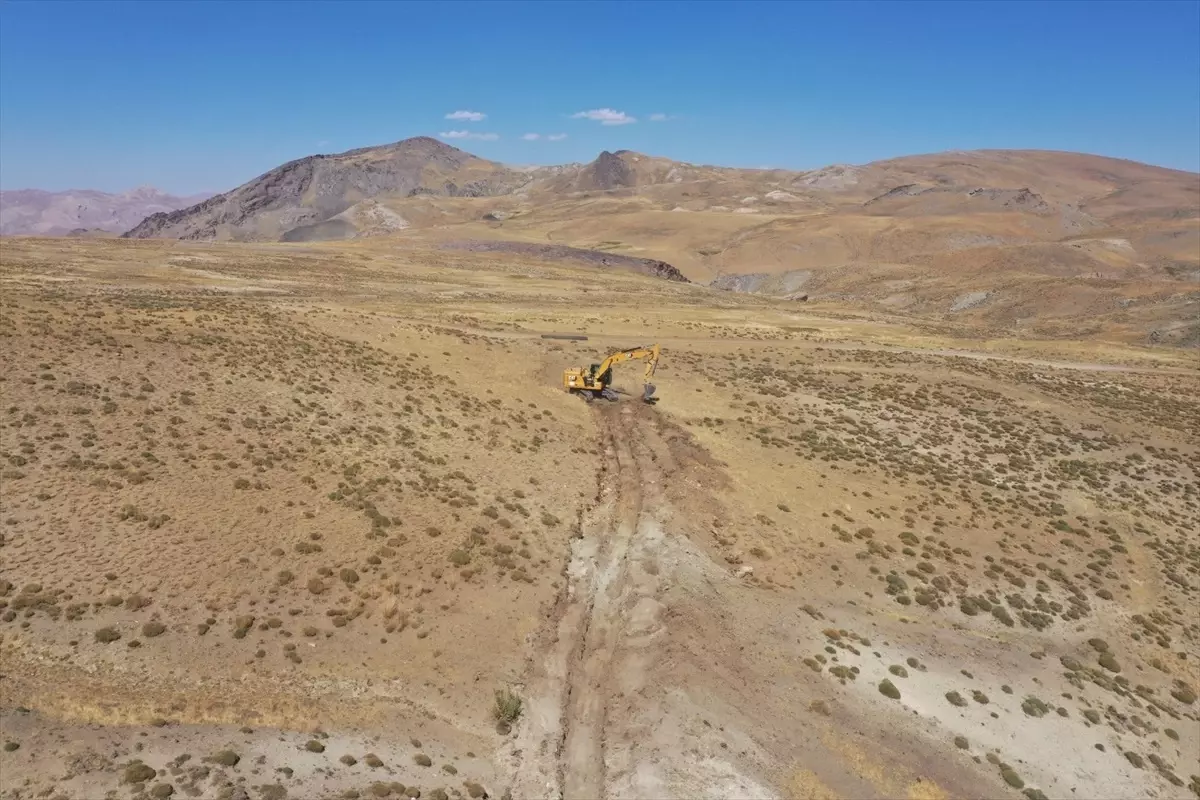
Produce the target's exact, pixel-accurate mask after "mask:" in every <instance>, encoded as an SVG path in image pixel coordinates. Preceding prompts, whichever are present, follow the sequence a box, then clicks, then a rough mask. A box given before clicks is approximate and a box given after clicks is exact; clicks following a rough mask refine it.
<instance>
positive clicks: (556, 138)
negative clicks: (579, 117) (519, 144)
mask: <svg viewBox="0 0 1200 800" xmlns="http://www.w3.org/2000/svg"><path fill="white" fill-rule="evenodd" d="M521 138H522V139H524V140H525V141H527V142H536V141H539V140H542V139H544V140H546V141H547V142H561V141H562V140H563V139H565V138H567V135H566V134H565V133H547V134H544V135H543V134H540V133H527V134H525V135H524V136H522V137H521Z"/></svg>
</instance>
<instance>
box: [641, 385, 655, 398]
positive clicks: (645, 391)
mask: <svg viewBox="0 0 1200 800" xmlns="http://www.w3.org/2000/svg"><path fill="white" fill-rule="evenodd" d="M656 388H658V387H656V386H655V385H654V384H653V383H647V384H646V385H645V386H643V387H642V402H645V403H653V402H654V400H652V399H650V398H651V396H652V395H653V394H654V390H655V389H656ZM655 399H657V398H655Z"/></svg>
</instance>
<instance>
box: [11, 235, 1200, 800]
mask: <svg viewBox="0 0 1200 800" xmlns="http://www.w3.org/2000/svg"><path fill="white" fill-rule="evenodd" d="M0 281H2V283H0V461H2V464H0V468H2V472H0V673H2V676H0V687H2V696H0V742H2V744H3V749H2V751H0V797H4V798H12V800H26V799H27V798H35V797H46V798H62V797H66V798H109V797H112V798H127V797H132V798H160V799H161V798H167V797H172V796H176V797H202V798H221V799H222V800H235V798H236V799H238V800H250V799H253V800H258V799H259V798H264V799H265V800H281V799H282V798H317V797H320V798H346V800H353V799H354V798H387V797H393V798H400V797H412V798H417V797H421V798H435V799H437V798H441V799H442V800H445V798H450V797H453V798H466V797H470V798H481V797H485V796H490V797H497V798H499V797H505V796H507V797H512V798H532V797H542V798H557V797H564V796H565V797H569V798H597V797H613V798H616V797H622V798H627V797H653V798H659V797H680V798H693V797H713V798H724V797H739V798H740V797H754V798H760V797H761V798H775V797H781V798H782V797H793V798H800V797H813V798H816V797H830V798H832V797H847V798H867V797H889V798H890V797H910V798H941V797H950V796H953V797H1012V798H1014V800H1017V798H1020V797H1022V796H1025V797H1028V798H1030V799H1031V800H1033V798H1038V797H1077V798H1102V797H1103V798H1128V797H1145V796H1155V797H1169V798H1186V797H1189V796H1190V797H1196V796H1200V704H1197V702H1196V700H1197V690H1198V689H1200V616H1198V615H1197V613H1196V608H1197V599H1198V598H1197V594H1198V592H1200V439H1198V436H1197V432H1198V431H1200V369H1197V365H1196V359H1195V356H1196V353H1195V351H1194V349H1193V350H1181V349H1173V348H1169V347H1152V346H1142V345H1133V344H1129V343H1127V342H1122V341H1121V338H1122V337H1120V336H1117V337H1113V338H1106V337H1105V336H1104V335H1103V331H1100V332H1097V333H1096V334H1095V335H1092V336H1090V338H1088V339H1086V340H1083V339H1079V338H1073V339H1065V338H1064V339H1044V340H1039V339H1032V338H1024V339H1016V338H1012V339H982V338H980V335H979V330H978V329H973V328H971V324H972V322H971V319H970V318H969V317H968V318H965V321H962V322H956V323H954V324H953V325H952V324H951V323H948V322H939V321H937V320H936V319H934V318H930V317H923V318H921V319H919V320H913V319H908V318H905V317H903V316H900V315H899V314H900V312H899V311H897V312H896V313H895V314H892V313H885V311H884V310H880V309H877V308H876V309H870V310H863V309H862V308H859V307H853V306H849V305H839V304H837V303H835V302H832V301H830V302H822V303H809V304H805V305H800V304H796V303H793V302H789V301H786V300H780V299H772V298H770V297H766V296H758V295H750V294H734V293H725V292H718V291H715V290H712V289H708V288H705V287H702V286H698V285H695V284H683V283H671V282H667V281H661V280H656V279H654V278H650V277H644V276H640V275H635V274H625V273H615V272H600V271H588V269H586V268H583V267H571V266H564V265H556V264H549V263H542V262H539V261H536V260H531V259H530V258H528V257H520V256H516V255H503V254H477V253H470V252H465V251H450V250H445V249H440V248H438V247H437V246H436V243H433V242H430V243H427V244H422V243H421V240H420V239H415V240H412V241H410V242H409V243H408V244H407V245H405V246H400V245H398V244H397V243H396V242H395V241H392V240H389V239H387V238H379V239H366V240H354V241H348V242H331V243H323V244H304V245H285V244H250V243H242V244H231V243H225V244H215V243H213V244H197V243H190V242H178V241H160V240H144V241H130V240H105V239H97V240H84V239H76V240H67V239H9V240H5V241H4V242H3V243H2V244H0ZM955 326H960V327H955ZM548 332H581V333H585V334H587V335H588V336H589V339H588V340H587V341H584V342H571V341H556V340H546V339H542V338H540V337H541V334H543V333H548ZM651 342H659V343H660V344H662V346H663V359H662V363H661V364H660V366H659V369H658V374H657V376H656V379H655V383H656V385H657V386H658V394H659V396H660V398H661V400H660V402H659V403H658V404H657V405H653V406H650V405H645V404H642V403H640V402H637V401H636V397H637V395H638V393H639V391H640V386H639V385H638V384H639V382H640V377H641V368H640V366H639V365H632V366H623V367H619V368H618V374H617V385H618V387H620V388H622V389H624V390H625V391H626V392H627V393H628V394H627V395H625V396H624V397H623V398H622V400H621V401H620V402H617V403H597V404H592V405H588V404H585V403H583V402H581V401H580V400H578V399H576V398H573V397H571V396H569V395H567V394H566V393H564V392H563V391H562V389H561V387H560V376H561V372H562V370H563V368H565V367H568V366H573V365H575V366H577V365H580V364H586V363H589V362H592V361H598V360H599V359H600V357H602V355H603V354H605V353H606V352H608V351H610V350H612V349H615V348H618V347H627V346H633V345H639V344H648V343H651Z"/></svg>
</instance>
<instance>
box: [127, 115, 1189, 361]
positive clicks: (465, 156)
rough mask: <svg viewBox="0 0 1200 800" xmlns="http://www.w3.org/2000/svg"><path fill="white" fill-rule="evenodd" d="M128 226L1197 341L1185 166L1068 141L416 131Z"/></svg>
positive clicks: (971, 320) (1060, 331)
mask: <svg viewBox="0 0 1200 800" xmlns="http://www.w3.org/2000/svg"><path fill="white" fill-rule="evenodd" d="M124 235H125V236H127V237H131V238H146V237H171V238H180V239H200V240H233V241H280V240H282V241H316V240H339V239H353V238H362V237H375V236H390V237H397V238H398V239H401V240H403V239H421V240H427V241H428V240H433V241H440V242H443V243H446V244H450V243H454V242H459V243H461V242H473V243H475V244H473V245H472V246H473V247H476V248H478V247H481V246H483V245H481V244H479V243H481V242H487V241H492V242H510V243H520V244H521V247H509V248H493V252H496V253H497V254H498V256H499V254H501V253H517V252H523V253H527V254H528V253H530V252H532V251H530V250H529V247H527V245H534V244H536V245H538V246H539V247H540V248H541V249H540V250H538V252H540V253H542V254H543V255H547V254H552V253H572V254H574V255H576V256H578V255H579V254H578V252H577V251H580V250H583V251H592V253H593V255H591V256H588V258H589V259H591V261H590V262H589V263H596V264H603V263H605V261H604V258H603V257H602V256H603V255H608V256H610V257H614V258H610V259H609V260H610V261H611V262H612V263H617V261H616V260H615V257H617V256H620V257H627V258H630V259H637V260H643V261H641V262H639V263H643V262H644V263H655V264H658V263H662V264H664V265H666V266H667V267H670V268H672V269H677V270H678V272H679V273H680V274H681V275H682V276H684V277H686V278H687V279H689V280H691V281H695V282H700V283H711V284H712V285H713V286H714V287H716V288H724V289H728V290H731V291H753V292H760V293H768V294H776V295H779V296H782V297H792V298H796V299H799V298H802V297H803V298H808V299H809V300H810V301H818V302H819V301H821V300H833V301H837V302H847V303H853V304H859V305H867V306H872V307H875V308H878V309H880V310H882V311H885V312H888V313H895V314H903V315H906V316H911V315H918V316H927V317H935V318H941V319H946V320H961V321H962V322H963V324H969V325H972V326H974V327H976V328H978V329H983V330H995V331H997V332H998V333H999V334H1002V335H1010V334H1011V335H1021V336H1028V335H1043V334H1044V335H1052V336H1071V335H1076V333H1078V335H1080V336H1086V335H1087V331H1089V330H1091V329H1092V328H1093V327H1095V326H1097V325H1101V324H1103V325H1105V326H1107V327H1108V329H1118V330H1123V331H1125V332H1126V333H1124V334H1122V335H1123V336H1125V337H1126V338H1129V339H1133V340H1143V341H1147V342H1150V343H1155V342H1162V343H1177V344H1187V345H1196V344H1200V323H1198V322H1197V319H1200V175H1197V174H1196V173H1191V172H1181V171H1178V170H1172V169H1165V168H1162V167H1155V166H1150V165H1147V164H1139V163H1136V162H1133V161H1125V160H1120V159H1114V158H1106V157H1103V156H1095V155H1087V154H1082V153H1063V152H1052V151H1040V150H978V151H968V152H947V153H936V154H929V155H917V156H906V157H903V158H896V159H889V160H886V161H877V162H874V163H870V164H863V165H851V164H836V165H832V166H828V167H824V168H822V169H817V170H811V171H807V172H796V171H787V170H770V169H736V168H729V167H720V166H709V165H699V164H690V163H687V162H680V161H674V160H671V159H668V158H662V157H657V156H648V155H644V154H641V153H635V152H632V151H628V150H619V151H616V152H603V153H601V154H600V155H599V156H598V157H597V158H596V159H595V160H594V161H592V162H590V163H586V164H566V165H561V166H553V167H510V166H506V165H504V164H499V163H496V162H493V161H487V160H485V159H481V158H477V157H476V156H473V155H471V154H470V153H466V152H464V151H462V150H459V149H458V148H455V147H452V146H450V145H448V144H445V143H443V142H439V141H437V140H434V139H429V138H423V137H422V138H416V139H408V140H405V141H402V142H396V143H394V144H390V145H385V146H382V147H367V148H362V149H359V150H352V151H350V152H347V153H341V154H337V155H320V156H310V157H308V158H304V159H300V160H298V161H293V162H290V163H288V164H284V165H283V166H281V167H278V168H276V169H274V170H271V171H270V172H267V173H266V174H264V175H261V176H259V177H257V178H255V179H254V180H252V181H250V182H249V183H247V184H245V185H243V186H239V187H238V188H236V189H234V190H232V191H230V192H226V193H225V194H221V195H217V196H215V197H212V198H209V199H207V200H205V201H204V202H202V203H199V204H196V205H193V206H191V207H189V208H183V209H179V210H175V211H164V212H160V213H157V214H153V215H151V216H149V217H147V218H146V219H145V220H144V221H142V222H141V223H140V224H138V225H136V226H135V227H133V228H132V229H131V230H129V231H128V232H127V233H125V234H124ZM595 254H601V257H597V256H596V255H595ZM547 257H548V256H547ZM621 263H624V262H621ZM631 263H632V262H631Z"/></svg>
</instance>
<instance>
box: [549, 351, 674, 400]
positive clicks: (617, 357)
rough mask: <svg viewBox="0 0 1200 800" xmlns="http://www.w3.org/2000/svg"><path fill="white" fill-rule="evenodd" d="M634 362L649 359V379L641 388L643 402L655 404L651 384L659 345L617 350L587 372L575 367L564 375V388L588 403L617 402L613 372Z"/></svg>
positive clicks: (647, 378)
mask: <svg viewBox="0 0 1200 800" xmlns="http://www.w3.org/2000/svg"><path fill="white" fill-rule="evenodd" d="M633 359H646V375H645V378H644V385H643V387H642V401H643V402H646V403H654V402H656V401H657V400H658V398H652V397H651V395H653V394H654V389H655V386H654V384H652V383H650V378H652V377H653V376H654V370H655V369H657V368H658V345H657V344H650V345H643V346H641V347H630V348H629V349H627V350H618V351H617V352H615V353H613V354H612V355H610V356H609V357H608V358H606V359H604V360H603V361H601V362H600V363H599V364H592V365H591V366H589V367H587V368H586V369H585V368H583V367H576V368H574V369H567V370H564V371H563V388H564V389H566V390H567V391H568V392H570V393H571V394H577V395H580V396H582V397H583V399H584V400H587V401H588V402H589V403H590V402H591V401H592V400H596V399H601V398H602V399H604V400H610V401H613V402H615V401H616V400H618V399H619V395H618V394H617V393H616V392H615V391H613V389H612V386H611V384H612V368H613V365H614V364H620V363H621V362H622V361H631V360H633Z"/></svg>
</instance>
